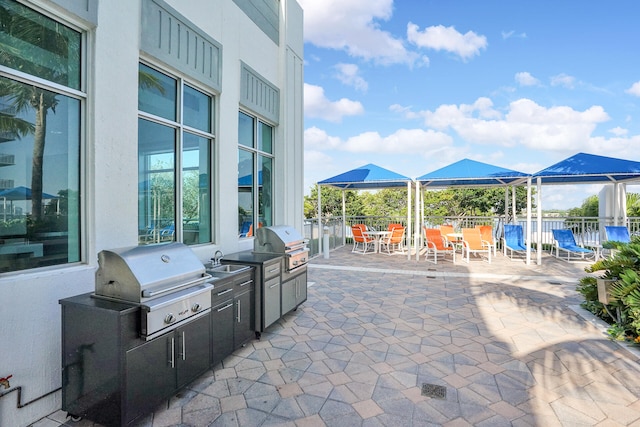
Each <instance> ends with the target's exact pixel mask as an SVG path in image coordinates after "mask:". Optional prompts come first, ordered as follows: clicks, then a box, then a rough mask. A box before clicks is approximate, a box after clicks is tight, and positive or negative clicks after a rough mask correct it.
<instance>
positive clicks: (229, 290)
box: [218, 289, 233, 296]
mask: <svg viewBox="0 0 640 427" xmlns="http://www.w3.org/2000/svg"><path fill="white" fill-rule="evenodd" d="M232 290H233V289H225V290H224V291H222V292H218V296H220V295H224V294H228V293H229V292H231V291H232Z"/></svg>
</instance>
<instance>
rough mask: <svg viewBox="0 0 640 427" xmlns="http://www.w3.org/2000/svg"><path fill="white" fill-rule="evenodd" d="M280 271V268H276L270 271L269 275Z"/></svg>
mask: <svg viewBox="0 0 640 427" xmlns="http://www.w3.org/2000/svg"><path fill="white" fill-rule="evenodd" d="M278 270H280V267H276V268H274V269H272V270H269V271H268V272H269V273H275V272H276V271H278Z"/></svg>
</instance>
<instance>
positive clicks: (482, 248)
mask: <svg viewBox="0 0 640 427" xmlns="http://www.w3.org/2000/svg"><path fill="white" fill-rule="evenodd" d="M471 252H473V253H474V254H484V253H486V254H487V260H488V261H489V264H491V252H492V249H491V245H490V244H489V242H487V241H485V240H482V235H481V234H480V230H479V229H477V228H463V229H462V259H465V254H466V261H467V263H468V262H469V258H470V254H471Z"/></svg>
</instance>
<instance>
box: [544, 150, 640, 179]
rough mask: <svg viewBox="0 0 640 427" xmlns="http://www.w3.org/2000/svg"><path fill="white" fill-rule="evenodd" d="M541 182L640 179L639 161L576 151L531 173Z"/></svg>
mask: <svg viewBox="0 0 640 427" xmlns="http://www.w3.org/2000/svg"><path fill="white" fill-rule="evenodd" d="M538 177H540V179H541V181H542V184H576V183H604V184H606V183H609V184H614V183H617V182H627V181H634V180H640V162H634V161H631V160H623V159H616V158H613V157H605V156H597V155H595V154H586V153H578V154H576V155H574V156H571V157H569V158H567V159H564V160H562V161H561V162H558V163H556V164H555V165H551V166H549V167H548V168H545V169H542V170H541V171H539V172H536V173H534V174H533V178H534V179H535V178H538Z"/></svg>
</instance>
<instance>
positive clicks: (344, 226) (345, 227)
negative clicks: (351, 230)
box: [342, 190, 347, 246]
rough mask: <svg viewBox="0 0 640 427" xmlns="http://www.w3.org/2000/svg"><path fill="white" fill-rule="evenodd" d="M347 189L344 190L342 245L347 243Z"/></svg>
mask: <svg viewBox="0 0 640 427" xmlns="http://www.w3.org/2000/svg"><path fill="white" fill-rule="evenodd" d="M345 194H346V191H345V190H342V229H343V230H342V245H343V246H346V245H347V205H346V202H345Z"/></svg>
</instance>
